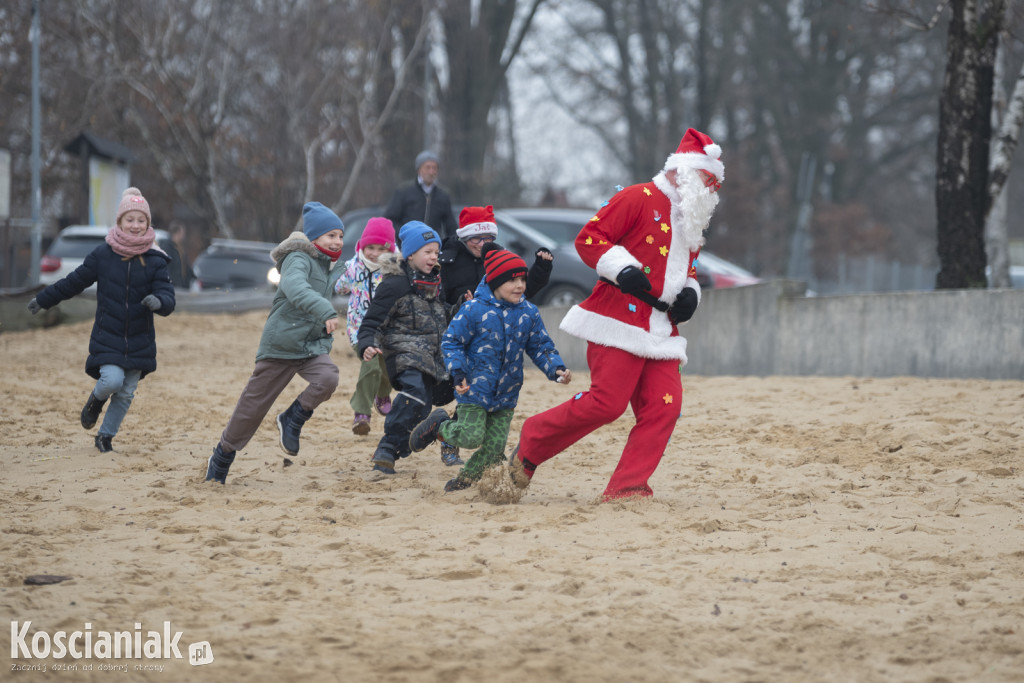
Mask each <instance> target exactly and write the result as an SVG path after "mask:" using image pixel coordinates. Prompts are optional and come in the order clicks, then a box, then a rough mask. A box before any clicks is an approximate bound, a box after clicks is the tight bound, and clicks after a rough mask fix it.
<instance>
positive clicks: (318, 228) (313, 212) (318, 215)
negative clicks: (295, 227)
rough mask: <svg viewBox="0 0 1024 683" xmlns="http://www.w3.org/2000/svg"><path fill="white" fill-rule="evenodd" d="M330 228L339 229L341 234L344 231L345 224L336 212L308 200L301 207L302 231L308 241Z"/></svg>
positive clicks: (313, 239)
mask: <svg viewBox="0 0 1024 683" xmlns="http://www.w3.org/2000/svg"><path fill="white" fill-rule="evenodd" d="M331 230H341V232H342V234H344V232H345V224H344V223H342V222H341V219H340V218H338V216H337V214H335V213H334V212H333V211H331V210H330V209H328V208H327V207H326V206H324V205H323V204H321V203H320V202H309V203H307V204H306V205H305V206H304V207H302V232H303V233H304V234H305V235H306V237H307V238H309V241H310V242H313V241H315V240H316V238H317V237H320V236H321V235H326V234H327V233H329V232H330V231H331Z"/></svg>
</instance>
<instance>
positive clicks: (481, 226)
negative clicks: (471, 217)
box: [455, 222, 498, 240]
mask: <svg viewBox="0 0 1024 683" xmlns="http://www.w3.org/2000/svg"><path fill="white" fill-rule="evenodd" d="M455 234H456V235H458V236H459V239H460V240H464V239H467V238H469V237H475V236H476V235H494V236H495V237H497V236H498V224H497V223H487V222H483V223H470V224H469V225H466V226H464V227H461V228H459V229H458V230H456V231H455Z"/></svg>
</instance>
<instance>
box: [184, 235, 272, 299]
mask: <svg viewBox="0 0 1024 683" xmlns="http://www.w3.org/2000/svg"><path fill="white" fill-rule="evenodd" d="M276 246H277V244H276V243H275V242H251V241H248V240H227V239H215V240H213V242H211V243H210V246H208V247H207V248H206V250H205V251H204V252H203V253H202V254H200V255H199V256H198V257H196V260H195V263H193V264H192V270H194V271H195V273H196V283H197V287H198V288H199V290H200V291H203V292H207V291H213V290H219V291H230V290H235V289H273V288H275V287H277V283H278V281H279V280H280V273H278V272H277V268H276V267H275V266H274V262H273V261H272V260H271V258H270V250H271V249H273V248H274V247H276Z"/></svg>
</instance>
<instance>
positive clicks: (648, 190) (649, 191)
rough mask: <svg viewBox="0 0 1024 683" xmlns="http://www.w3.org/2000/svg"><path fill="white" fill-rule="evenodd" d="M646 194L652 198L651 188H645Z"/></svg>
mask: <svg viewBox="0 0 1024 683" xmlns="http://www.w3.org/2000/svg"><path fill="white" fill-rule="evenodd" d="M644 194H645V195H647V196H648V197H650V196H651V188H649V187H645V188H644Z"/></svg>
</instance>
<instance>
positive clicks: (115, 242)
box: [107, 225, 163, 258]
mask: <svg viewBox="0 0 1024 683" xmlns="http://www.w3.org/2000/svg"><path fill="white" fill-rule="evenodd" d="M107 244H109V245H110V248H111V249H113V250H114V253H116V254H118V255H119V256H123V257H125V258H132V257H133V256H139V255H140V254H145V253H146V252H147V251H149V250H150V249H154V248H155V249H156V250H157V251H161V252H162V251H163V250H162V249H160V247H157V246H155V244H156V232H155V231H154V230H153V226H152V225H151V226H149V227H148V228H146V232H144V233H142V234H141V235H138V236H136V235H132V234H131V233H128V232H125V231H124V230H122V229H121V228H119V227H117V226H116V225H115V226H114V227H112V228H111V229H110V230H109V231H108V232H107Z"/></svg>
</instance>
